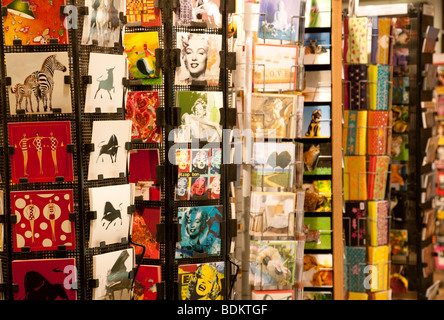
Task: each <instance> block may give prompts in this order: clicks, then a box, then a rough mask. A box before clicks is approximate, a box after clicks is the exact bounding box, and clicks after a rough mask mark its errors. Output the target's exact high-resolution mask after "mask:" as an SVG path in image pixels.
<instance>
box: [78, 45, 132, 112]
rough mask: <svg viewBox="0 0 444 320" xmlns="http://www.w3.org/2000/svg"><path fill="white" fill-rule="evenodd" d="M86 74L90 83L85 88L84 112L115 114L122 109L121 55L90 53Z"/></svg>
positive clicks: (123, 58) (124, 73)
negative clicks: (97, 111) (98, 109)
mask: <svg viewBox="0 0 444 320" xmlns="http://www.w3.org/2000/svg"><path fill="white" fill-rule="evenodd" d="M88 69H89V70H88V73H89V75H90V76H91V83H90V84H88V85H87V87H86V98H85V112H86V113H89V112H96V108H100V112H117V109H118V108H123V103H124V102H123V100H124V94H123V91H124V90H123V89H124V88H123V81H122V79H123V78H126V59H125V56H123V55H115V54H106V53H94V52H93V53H91V54H90V56H89V68H88Z"/></svg>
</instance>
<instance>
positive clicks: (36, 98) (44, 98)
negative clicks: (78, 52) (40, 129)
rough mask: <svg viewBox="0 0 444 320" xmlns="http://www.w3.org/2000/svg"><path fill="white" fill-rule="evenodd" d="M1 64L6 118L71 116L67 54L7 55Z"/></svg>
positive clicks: (34, 53) (31, 53) (35, 53)
mask: <svg viewBox="0 0 444 320" xmlns="http://www.w3.org/2000/svg"><path fill="white" fill-rule="evenodd" d="M5 60H6V70H7V71H6V74H7V77H9V78H10V79H11V85H10V88H9V90H8V96H9V112H10V114H18V113H23V112H25V113H27V114H48V113H53V112H56V111H57V112H61V113H71V112H72V102H71V86H70V84H69V83H65V76H69V62H68V53H67V52H30V53H7V54H5Z"/></svg>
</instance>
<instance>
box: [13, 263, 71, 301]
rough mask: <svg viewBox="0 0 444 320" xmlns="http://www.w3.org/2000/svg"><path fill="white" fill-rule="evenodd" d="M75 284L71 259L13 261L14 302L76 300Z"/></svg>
mask: <svg viewBox="0 0 444 320" xmlns="http://www.w3.org/2000/svg"><path fill="white" fill-rule="evenodd" d="M77 280H78V279H77V272H76V261H75V259H73V258H66V259H29V260H14V261H12V281H13V283H14V284H17V287H18V289H17V291H16V292H14V300H40V301H43V300H77V290H76V289H75V285H76V283H77Z"/></svg>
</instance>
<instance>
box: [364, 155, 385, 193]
mask: <svg viewBox="0 0 444 320" xmlns="http://www.w3.org/2000/svg"><path fill="white" fill-rule="evenodd" d="M389 165H390V157H389V156H370V162H369V172H368V188H367V190H368V197H367V198H368V200H382V199H384V198H385V191H386V188H387V176H388V170H389Z"/></svg>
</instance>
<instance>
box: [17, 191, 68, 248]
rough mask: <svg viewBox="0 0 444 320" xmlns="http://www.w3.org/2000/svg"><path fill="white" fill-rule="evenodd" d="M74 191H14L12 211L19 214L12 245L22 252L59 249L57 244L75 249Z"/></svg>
mask: <svg viewBox="0 0 444 320" xmlns="http://www.w3.org/2000/svg"><path fill="white" fill-rule="evenodd" d="M73 210H74V205H73V191H72V190H39V191H13V192H11V214H14V215H15V216H16V217H17V223H15V224H13V226H12V233H13V239H14V241H13V245H14V246H13V247H14V251H15V252H20V251H21V250H22V249H23V248H24V247H27V248H29V249H30V250H31V251H48V250H57V248H58V246H65V247H66V248H67V249H69V250H71V249H75V248H76V240H75V228H74V221H71V220H70V213H71V212H73Z"/></svg>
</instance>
